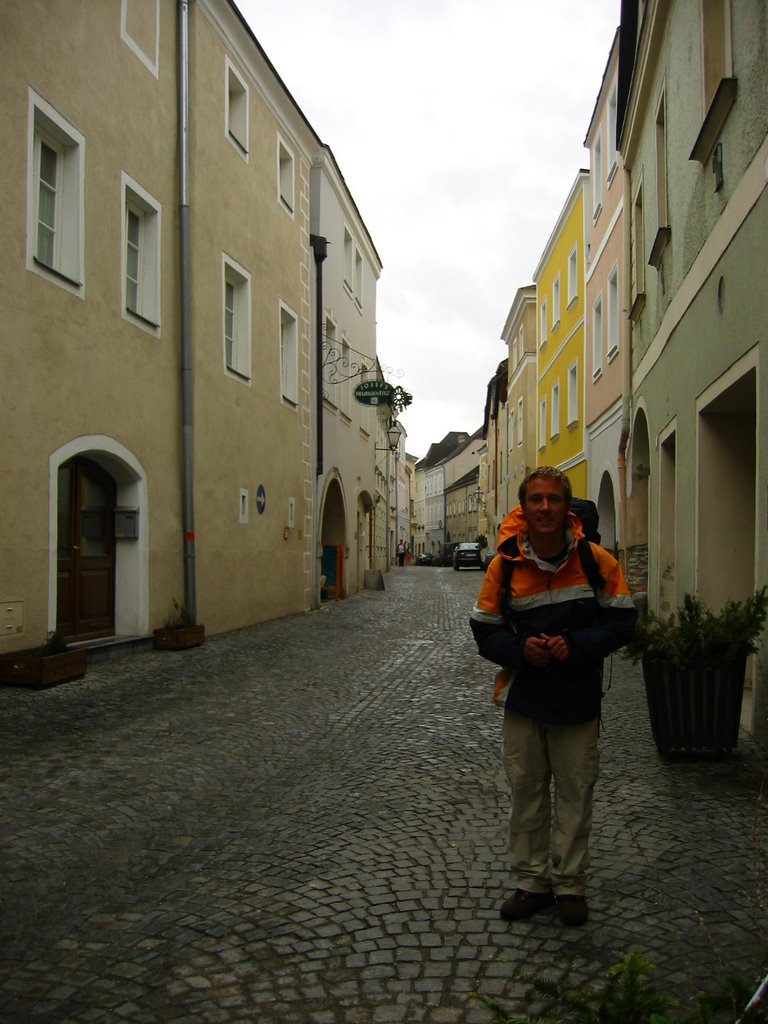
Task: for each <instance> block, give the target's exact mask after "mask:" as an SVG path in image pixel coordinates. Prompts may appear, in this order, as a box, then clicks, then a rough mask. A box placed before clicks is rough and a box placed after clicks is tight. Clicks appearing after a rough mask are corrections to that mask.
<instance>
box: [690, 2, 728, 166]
mask: <svg viewBox="0 0 768 1024" xmlns="http://www.w3.org/2000/svg"><path fill="white" fill-rule="evenodd" d="M731 4H732V0H701V71H702V104H703V123H702V125H701V130H700V131H699V134H698V136H697V138H696V142H695V143H694V146H693V150H692V151H691V156H690V159H691V160H698V161H699V163H701V164H702V165H705V164H707V163H708V162H709V159H710V157H711V156H712V151H713V150H714V148H715V144H716V143H717V140H718V139H719V137H720V135H721V133H722V130H723V126H724V125H725V122H726V120H727V118H728V114H729V113H730V110H731V107H732V106H733V104H734V103H735V101H736V85H737V83H736V78H735V77H734V74H733V28H732V25H731Z"/></svg>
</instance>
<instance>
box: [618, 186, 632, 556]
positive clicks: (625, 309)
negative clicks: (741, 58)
mask: <svg viewBox="0 0 768 1024" xmlns="http://www.w3.org/2000/svg"><path fill="white" fill-rule="evenodd" d="M623 174H624V177H623V182H622V207H623V209H622V214H621V216H622V221H623V224H622V227H623V229H624V230H623V233H622V249H623V251H622V255H621V263H620V265H619V274H620V275H621V281H620V286H621V287H620V289H617V291H618V295H617V299H618V300H619V313H620V316H619V324H620V330H621V435H620V437H619V452H618V457H617V460H616V466H617V469H618V473H619V500H620V504H619V517H620V523H621V542H622V544H623V545H624V569H625V570H627V569H628V568H629V538H628V536H627V447H628V445H629V435H630V431H631V426H632V425H631V422H630V403H631V390H632V322H631V320H630V319H629V309H630V307H631V305H632V302H631V299H632V295H631V275H630V272H629V267H630V262H629V261H630V259H631V249H632V240H631V238H630V225H631V223H632V221H631V218H630V213H631V206H630V198H631V182H630V175H629V170H628V168H626V167H625V168H624V171H623Z"/></svg>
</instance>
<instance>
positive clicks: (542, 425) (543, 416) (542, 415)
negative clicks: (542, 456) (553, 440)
mask: <svg viewBox="0 0 768 1024" xmlns="http://www.w3.org/2000/svg"><path fill="white" fill-rule="evenodd" d="M546 438H547V399H546V396H544V397H543V398H541V399H540V400H539V451H541V450H542V449H543V448H546V447H547V440H546Z"/></svg>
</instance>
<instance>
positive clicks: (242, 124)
mask: <svg viewBox="0 0 768 1024" xmlns="http://www.w3.org/2000/svg"><path fill="white" fill-rule="evenodd" d="M233 86H235V88H233ZM224 108H225V109H224V133H225V135H226V136H227V139H228V140H229V142H230V144H231V145H232V146H233V147H234V149H235V150H236V151H237V152H238V153H239V154H240V156H241V157H243V159H244V160H245V161H246V163H247V162H248V159H249V145H250V91H249V89H248V84H247V83H246V81H245V79H244V78H243V76H242V75H241V74H240V72H239V71H238V69H237V68H236V67H235V65H234V64H233V63H232V61H231V60H230V59H229V57H227V56H225V58H224Z"/></svg>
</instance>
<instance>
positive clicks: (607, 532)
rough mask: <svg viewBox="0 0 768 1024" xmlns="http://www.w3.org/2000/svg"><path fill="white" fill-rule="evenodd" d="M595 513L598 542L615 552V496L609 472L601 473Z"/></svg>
mask: <svg viewBox="0 0 768 1024" xmlns="http://www.w3.org/2000/svg"><path fill="white" fill-rule="evenodd" d="M597 514H598V516H599V517H600V544H601V545H602V547H604V548H605V549H606V550H607V551H613V552H614V553H616V550H617V548H616V498H615V495H614V490H613V481H612V480H611V474H610V473H607V472H606V473H603V476H602V479H601V481H600V492H599V494H598V496H597Z"/></svg>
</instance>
